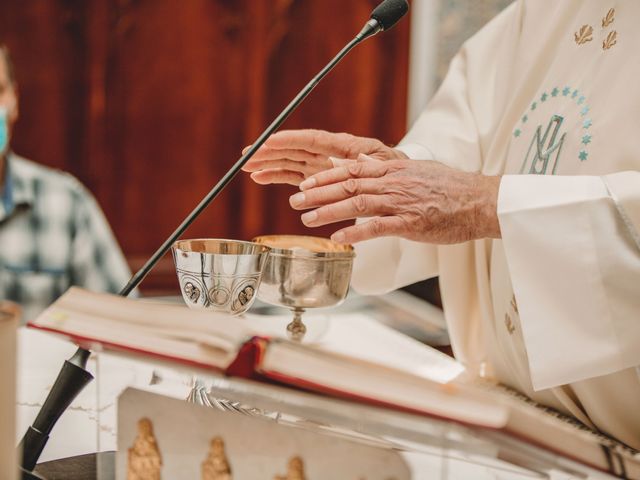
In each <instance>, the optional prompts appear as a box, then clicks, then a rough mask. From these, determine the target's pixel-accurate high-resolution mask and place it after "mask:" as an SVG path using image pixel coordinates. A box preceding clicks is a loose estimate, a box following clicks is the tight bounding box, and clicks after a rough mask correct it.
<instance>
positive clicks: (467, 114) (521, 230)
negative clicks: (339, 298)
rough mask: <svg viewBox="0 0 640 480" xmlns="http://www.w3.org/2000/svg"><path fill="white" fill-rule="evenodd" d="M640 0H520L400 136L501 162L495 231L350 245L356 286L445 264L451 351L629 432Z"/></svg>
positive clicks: (637, 309) (428, 152)
mask: <svg viewBox="0 0 640 480" xmlns="http://www.w3.org/2000/svg"><path fill="white" fill-rule="evenodd" d="M639 20H640V1H638V0H618V1H613V0H610V1H609V0H607V1H605V0H562V1H555V2H552V1H541V0H520V1H517V2H515V3H514V4H512V5H511V6H510V7H509V8H507V9H506V10H505V11H504V12H502V13H501V14H500V15H499V16H498V17H496V18H495V19H494V20H493V21H492V22H490V23H489V24H488V25H487V26H486V27H485V28H484V29H483V30H482V31H480V32H479V33H478V34H477V35H475V36H474V37H473V38H471V39H470V40H469V41H468V42H467V43H466V44H465V45H464V46H463V48H462V49H461V51H460V52H459V54H458V55H457V56H456V58H455V59H454V60H453V62H452V64H451V67H450V70H449V73H448V75H447V77H446V79H445V81H444V83H443V85H442V87H441V88H440V90H439V91H438V93H437V94H436V95H435V97H434V98H433V100H432V101H431V103H430V104H429V106H428V107H427V108H426V109H425V111H424V112H423V113H422V115H421V117H420V118H419V119H418V121H417V122H416V123H415V125H414V126H413V127H412V129H411V130H410V132H409V133H408V134H407V136H406V137H405V138H404V139H403V141H402V143H401V145H400V148H401V149H402V150H403V151H404V152H405V153H407V154H408V155H409V156H410V157H411V158H415V159H433V160H437V161H440V162H442V163H445V164H447V165H449V166H452V167H455V168H459V169H462V170H466V171H479V172H482V173H483V174H486V175H503V177H502V180H501V184H500V192H499V198H498V217H499V221H500V226H501V231H502V239H501V240H477V241H473V242H467V243H463V244H458V245H450V246H434V245H428V244H423V243H416V242H411V241H408V240H403V239H398V238H382V239H376V240H372V241H368V242H363V243H362V244H360V245H357V246H356V250H357V257H356V264H355V270H354V277H353V284H354V287H355V288H356V289H357V290H359V291H361V292H363V293H381V292H384V291H389V290H392V289H395V288H398V287H401V286H403V285H406V284H409V283H413V282H416V281H419V280H422V279H425V278H428V277H431V276H435V275H439V276H440V286H441V292H442V300H443V304H444V310H445V316H446V318H447V322H448V326H449V332H450V336H451V341H452V346H453V349H454V353H455V355H456V357H457V358H458V359H459V360H460V361H462V362H463V363H464V364H465V365H466V367H467V368H468V369H469V370H471V371H473V372H476V373H478V374H483V375H488V376H492V377H494V378H496V379H497V380H500V381H501V382H503V383H506V384H508V385H510V386H512V387H514V388H516V389H518V390H520V391H522V392H524V393H526V394H527V395H529V396H530V397H532V398H533V399H534V400H536V401H539V402H541V403H544V404H547V405H550V406H553V407H555V408H557V409H559V410H561V411H564V412H567V413H571V414H573V415H574V416H576V417H577V418H579V419H580V420H582V421H583V422H585V423H586V424H588V425H591V426H595V427H597V428H598V429H600V430H602V431H604V432H606V433H608V434H610V435H612V436H614V437H616V438H618V439H620V440H622V441H624V442H626V443H627V444H629V445H631V446H633V447H635V448H640V371H639V370H638V368H637V367H638V366H639V365H640V81H639V80H638V78H639V77H640V29H639V28H638V21H639Z"/></svg>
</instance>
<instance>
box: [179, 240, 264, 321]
mask: <svg viewBox="0 0 640 480" xmlns="http://www.w3.org/2000/svg"><path fill="white" fill-rule="evenodd" d="M171 250H172V253H173V261H174V264H175V267H176V273H177V275H178V282H179V283H180V292H181V293H182V297H183V298H184V301H185V302H186V304H187V305H188V306H189V307H190V308H204V309H210V310H214V311H219V312H226V313H231V314H232V315H239V314H241V313H243V312H245V311H246V310H248V309H249V307H250V306H251V304H252V303H253V302H254V300H255V298H256V292H257V291H258V287H259V286H260V279H261V275H262V271H263V269H264V266H265V263H266V261H267V256H268V254H269V247H267V246H265V245H262V244H257V243H251V242H241V241H238V240H218V239H210V238H209V239H207V238H205V239H197V240H178V241H177V242H175V243H174V244H173V247H172V249H171Z"/></svg>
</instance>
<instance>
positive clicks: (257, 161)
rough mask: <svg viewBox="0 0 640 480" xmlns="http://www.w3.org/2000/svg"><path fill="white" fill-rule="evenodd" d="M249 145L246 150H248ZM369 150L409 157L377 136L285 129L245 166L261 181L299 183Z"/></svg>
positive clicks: (378, 156) (372, 153)
mask: <svg viewBox="0 0 640 480" xmlns="http://www.w3.org/2000/svg"><path fill="white" fill-rule="evenodd" d="M248 148H249V147H246V148H245V149H244V151H243V153H244V152H246V151H247V149H248ZM360 154H366V155H369V156H370V157H372V158H375V159H377V160H389V159H392V158H406V155H404V154H403V153H402V152H400V151H399V150H396V149H394V148H391V147H388V146H386V145H385V144H384V143H382V142H381V141H379V140H376V139H375V138H365V137H356V136H353V135H350V134H348V133H330V132H325V131H322V130H283V131H281V132H278V133H276V134H274V135H272V136H271V137H269V139H268V140H267V141H266V142H265V143H264V145H263V146H262V147H261V148H260V149H259V150H258V151H257V152H256V154H255V155H254V156H253V158H252V159H251V160H249V161H248V162H247V163H246V165H245V166H244V167H243V168H242V169H243V170H244V171H245V172H251V178H252V179H253V180H254V181H255V182H256V183H259V184H261V185H267V184H271V183H288V184H290V185H299V184H300V182H302V181H303V180H304V179H305V178H308V177H310V176H311V175H314V174H316V173H319V172H321V171H324V170H327V169H330V168H333V167H334V166H336V165H341V164H344V163H345V159H347V160H349V159H350V160H351V161H355V160H356V159H357V158H358V155H360Z"/></svg>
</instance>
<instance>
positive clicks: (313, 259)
mask: <svg viewBox="0 0 640 480" xmlns="http://www.w3.org/2000/svg"><path fill="white" fill-rule="evenodd" d="M253 241H254V242H255V243H258V244H262V245H266V246H268V247H270V248H271V251H270V253H269V258H268V259H267V264H266V265H265V267H264V270H263V272H262V282H261V284H260V288H259V290H258V297H259V298H260V300H262V301H263V302H266V303H269V304H271V305H277V306H281V307H286V308H289V309H291V310H292V311H293V321H292V322H291V323H290V324H289V325H288V326H287V332H288V334H289V337H290V338H291V339H293V340H297V341H300V340H302V338H303V337H304V334H305V333H306V331H307V327H306V326H305V325H304V323H302V314H303V313H304V311H305V309H307V308H320V307H331V306H334V305H338V304H340V303H342V301H343V300H344V299H345V297H346V296H347V293H348V291H349V282H350V281H351V270H352V267H353V258H354V256H355V253H354V251H353V247H352V246H351V245H341V244H339V243H335V242H333V241H331V240H329V239H326V238H318V237H307V236H298V235H267V236H262V237H257V238H254V239H253Z"/></svg>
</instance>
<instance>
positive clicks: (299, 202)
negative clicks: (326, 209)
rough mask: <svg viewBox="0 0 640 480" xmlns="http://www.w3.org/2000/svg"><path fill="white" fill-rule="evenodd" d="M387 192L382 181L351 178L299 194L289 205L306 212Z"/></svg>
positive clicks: (293, 196)
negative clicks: (347, 200) (366, 195)
mask: <svg viewBox="0 0 640 480" xmlns="http://www.w3.org/2000/svg"><path fill="white" fill-rule="evenodd" d="M386 191H387V189H386V183H385V182H383V181H381V180H380V179H376V178H362V179H354V178H350V179H348V180H345V181H344V182H340V183H334V184H331V185H327V186H324V187H319V188H312V189H310V190H305V191H303V192H298V193H296V194H295V195H292V196H291V197H290V198H289V203H290V205H291V206H292V207H293V208H294V209H296V210H306V209H308V208H316V207H320V206H323V205H327V204H329V203H335V202H339V201H341V200H346V199H347V198H351V197H355V196H358V195H362V194H374V195H382V194H384V193H386Z"/></svg>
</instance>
